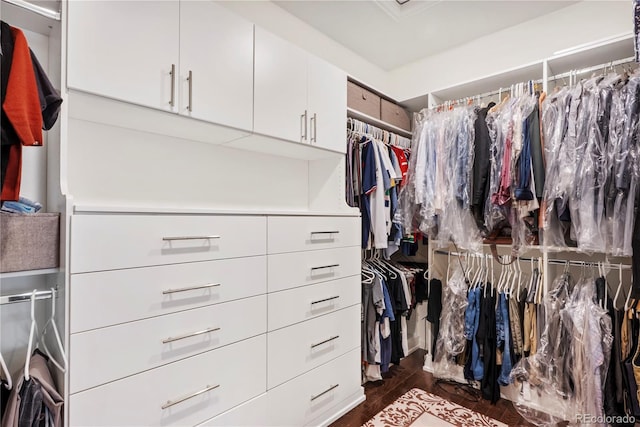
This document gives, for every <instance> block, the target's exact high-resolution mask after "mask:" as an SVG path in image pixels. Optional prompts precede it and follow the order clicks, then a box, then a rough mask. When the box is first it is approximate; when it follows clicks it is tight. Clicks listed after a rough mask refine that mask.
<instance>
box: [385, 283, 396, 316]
mask: <svg viewBox="0 0 640 427" xmlns="http://www.w3.org/2000/svg"><path fill="white" fill-rule="evenodd" d="M382 293H383V294H384V311H383V312H382V317H383V318H384V317H388V318H389V320H390V321H392V322H393V321H395V320H396V316H395V315H394V314H393V306H392V305H391V297H390V296H389V288H387V282H385V281H384V280H382Z"/></svg>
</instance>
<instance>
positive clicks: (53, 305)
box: [40, 288, 67, 372]
mask: <svg viewBox="0 0 640 427" xmlns="http://www.w3.org/2000/svg"><path fill="white" fill-rule="evenodd" d="M55 316H56V289H55V288H51V317H49V320H48V321H47V323H45V325H44V329H42V334H41V335H40V342H41V344H42V347H43V348H44V351H45V353H46V354H47V356H49V360H51V363H53V364H54V365H55V367H56V368H58V369H59V370H60V371H62V372H66V371H67V356H66V355H65V351H64V346H63V345H62V340H61V339H60V333H59V332H58V327H57V326H56V320H55ZM49 325H51V328H52V329H53V334H54V336H55V339H56V344H58V350H60V355H61V356H62V361H63V362H64V366H63V365H61V364H60V363H59V362H58V361H57V360H56V359H54V357H53V356H52V355H51V352H50V351H49V348H48V347H47V343H46V341H45V339H44V338H45V336H46V335H47V330H48V329H47V328H48V327H49Z"/></svg>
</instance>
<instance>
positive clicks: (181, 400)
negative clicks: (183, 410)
mask: <svg viewBox="0 0 640 427" xmlns="http://www.w3.org/2000/svg"><path fill="white" fill-rule="evenodd" d="M218 387H220V384H216V385H208V386H206V387H205V388H203V389H202V390H200V391H196V392H195V393H193V394H190V395H189V396H185V397H181V398H180V399H176V400H167V403H165V404H164V405H162V409H167V408H170V407H172V406H173V405H177V404H178V403H182V402H184V401H185V400H189V399H192V398H194V397H196V396H200V395H201V394H204V393H206V392H208V391H211V390H214V389H216V388H218Z"/></svg>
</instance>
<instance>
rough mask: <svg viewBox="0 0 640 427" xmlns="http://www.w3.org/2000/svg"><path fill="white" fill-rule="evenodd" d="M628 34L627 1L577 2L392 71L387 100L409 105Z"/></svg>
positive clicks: (630, 25) (629, 27)
mask: <svg viewBox="0 0 640 427" xmlns="http://www.w3.org/2000/svg"><path fill="white" fill-rule="evenodd" d="M632 31H633V20H632V9H631V1H627V0H624V1H582V2H580V3H577V4H575V5H572V6H569V7H566V8H564V9H560V10H558V11H556V12H553V13H550V14H548V15H545V16H542V17H540V18H536V19H533V20H530V21H527V22H524V23H522V24H519V25H516V26H513V27H510V28H506V29H504V30H502V31H498V32H496V33H493V34H490V35H488V36H485V37H481V38H478V39H477V40H474V41H473V42H470V43H467V44H465V45H462V46H459V47H457V48H455V49H451V50H448V51H446V52H443V53H440V54H437V55H433V56H430V57H428V58H424V59H422V60H420V61H417V62H414V63H412V64H408V65H406V66H403V67H400V68H398V69H395V70H393V71H391V72H390V74H389V78H390V80H389V81H390V90H389V95H390V96H392V97H393V98H395V99H397V100H398V101H403V100H407V99H411V98H414V97H417V96H420V95H424V94H427V93H428V92H431V91H434V90H438V89H442V88H446V87H449V86H453V85H456V84H459V83H462V82H466V81H471V80H475V79H478V78H481V77H484V76H488V75H491V74H495V73H499V72H502V71H504V70H508V69H511V68H515V67H518V66H521V65H525V64H528V63H531V62H535V61H538V60H541V59H544V58H547V57H549V56H552V55H553V54H554V52H557V51H559V50H562V49H567V48H571V47H574V46H578V45H582V44H585V43H589V42H594V41H598V40H602V39H606V38H609V37H612V36H617V35H621V34H624V33H630V32H632ZM594 65H596V64H594ZM469 95H474V94H469Z"/></svg>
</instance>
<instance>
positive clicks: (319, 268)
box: [311, 264, 340, 271]
mask: <svg viewBox="0 0 640 427" xmlns="http://www.w3.org/2000/svg"><path fill="white" fill-rule="evenodd" d="M335 267H340V264H331V265H323V266H322V267H311V271H316V270H324V269H325V268H335Z"/></svg>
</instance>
